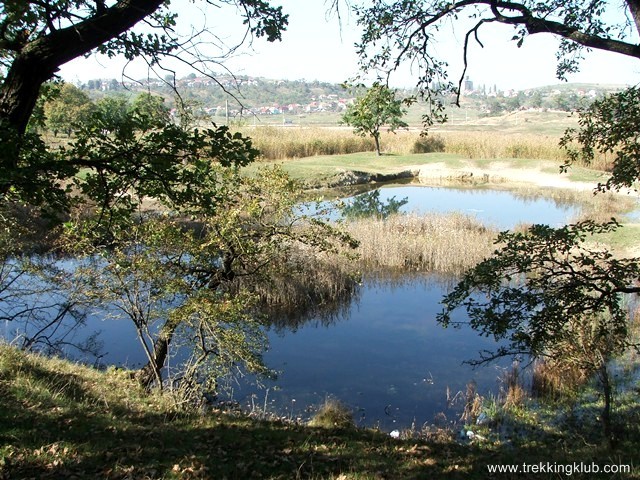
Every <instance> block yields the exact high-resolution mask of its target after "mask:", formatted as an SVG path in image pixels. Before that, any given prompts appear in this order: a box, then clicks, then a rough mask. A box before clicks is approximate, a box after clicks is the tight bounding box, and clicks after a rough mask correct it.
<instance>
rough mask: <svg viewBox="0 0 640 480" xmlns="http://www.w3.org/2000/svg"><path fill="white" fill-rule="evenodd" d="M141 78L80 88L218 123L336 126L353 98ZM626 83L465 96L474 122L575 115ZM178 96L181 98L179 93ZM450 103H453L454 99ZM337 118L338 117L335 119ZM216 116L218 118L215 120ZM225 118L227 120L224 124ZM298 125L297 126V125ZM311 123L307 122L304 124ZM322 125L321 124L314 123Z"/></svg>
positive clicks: (297, 84) (277, 84)
mask: <svg viewBox="0 0 640 480" xmlns="http://www.w3.org/2000/svg"><path fill="white" fill-rule="evenodd" d="M173 84H174V80H173V79H172V78H167V79H166V80H164V81H163V80H139V81H136V82H134V81H126V82H124V83H121V82H119V81H117V80H115V79H95V80H90V81H88V82H85V83H82V84H80V85H78V86H79V87H80V88H81V89H83V90H85V91H86V92H87V93H88V94H89V95H90V96H91V97H92V98H94V99H98V98H101V97H103V96H105V95H125V96H135V95H136V94H137V93H139V92H148V91H150V92H152V93H154V94H157V95H161V96H163V97H164V98H165V101H166V104H167V105H168V106H169V107H170V108H176V107H177V104H178V102H180V101H181V102H184V103H185V104H187V105H189V106H191V107H192V108H195V109H196V110H197V111H198V112H199V115H200V116H201V118H211V119H213V120H214V121H216V122H217V123H220V122H221V121H225V120H226V118H227V116H228V117H229V119H233V120H235V121H238V120H241V121H244V122H246V121H251V120H254V119H255V118H256V117H261V118H267V117H272V116H278V117H279V121H280V123H282V122H283V119H282V118H281V117H283V116H285V117H289V118H290V120H289V121H290V122H294V120H293V119H294V118H296V117H297V120H298V121H299V118H300V116H305V115H312V116H316V117H321V116H323V115H324V116H327V115H329V118H326V119H323V120H322V123H326V124H334V125H335V124H337V122H338V115H339V114H341V113H342V112H343V111H344V110H345V109H346V107H347V105H348V104H349V103H350V102H351V101H352V97H353V94H352V93H351V92H349V91H347V90H345V89H344V88H343V87H342V86H341V85H339V84H332V83H327V82H319V81H310V82H309V81H305V80H293V81H292V80H277V79H265V78H258V77H249V76H231V75H229V74H225V75H219V76H216V77H214V78H209V77H196V76H195V75H191V76H188V77H185V78H181V79H177V80H175V90H174V88H173V86H172V85H173ZM621 88H623V86H621V85H598V84H569V83H568V84H562V85H553V86H544V87H539V88H534V89H526V90H521V91H516V90H512V89H506V90H498V89H496V87H495V86H493V87H492V86H485V85H478V86H475V87H474V86H473V84H472V83H471V84H469V85H467V88H466V89H465V90H464V91H463V94H462V97H461V107H462V109H464V110H465V115H467V116H471V117H472V118H477V117H487V116H496V115H502V114H504V113H507V112H514V111H518V110H530V109H535V110H540V111H542V110H544V111H546V110H552V111H565V112H570V111H574V110H576V109H577V108H579V107H581V106H584V105H585V104H587V103H588V102H590V101H593V99H596V98H601V97H602V96H603V95H605V94H607V93H610V92H613V91H618V90H620V89H621ZM176 91H177V92H178V94H179V96H178V94H177V93H176ZM414 93H415V92H413V91H412V90H401V91H400V92H399V96H400V97H406V96H410V95H413V94H414ZM449 103H451V104H453V103H454V99H453V98H452V99H450V100H449ZM427 109H428V106H427V105H424V104H422V103H420V102H419V103H418V104H417V105H415V106H414V107H412V109H411V111H412V112H420V113H424V112H426V111H427ZM449 110H450V111H451V113H450V114H449V116H450V117H451V116H459V115H460V113H459V112H460V109H459V108H457V107H454V106H452V107H451V108H450V109H449ZM331 115H334V116H331ZM216 117H217V119H216ZM223 119H224V120H223ZM295 123H298V122H295ZM305 123H308V122H305ZM311 123H317V122H311ZM409 123H410V124H411V125H412V126H418V125H419V124H420V119H419V115H418V114H417V113H416V114H415V115H410V121H409Z"/></svg>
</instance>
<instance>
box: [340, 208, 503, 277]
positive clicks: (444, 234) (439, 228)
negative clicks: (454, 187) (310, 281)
mask: <svg viewBox="0 0 640 480" xmlns="http://www.w3.org/2000/svg"><path fill="white" fill-rule="evenodd" d="M344 228H345V230H346V231H347V232H348V233H349V234H350V235H351V236H353V237H354V238H355V239H356V240H358V241H359V242H360V247H359V249H358V251H359V254H360V263H361V269H362V270H363V271H364V272H367V273H376V272H384V271H391V272H392V271H404V272H407V273H408V272H432V273H438V274H446V275H460V274H462V273H464V272H465V271H467V270H468V269H469V268H471V267H473V266H474V265H476V264H477V263H479V262H480V261H482V260H484V259H485V258H487V257H488V256H489V255H490V254H491V253H492V252H493V250H494V248H495V247H494V244H493V241H494V238H495V236H496V234H497V231H495V230H492V229H488V228H486V227H485V226H483V225H482V224H481V223H479V222H478V220H476V219H474V218H473V217H470V216H468V215H464V214H459V213H452V214H446V215H445V214H425V215H418V214H399V215H392V216H390V217H389V218H387V219H386V220H378V219H371V218H368V219H358V220H352V221H349V222H346V223H345V225H344Z"/></svg>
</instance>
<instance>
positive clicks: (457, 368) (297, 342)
mask: <svg viewBox="0 0 640 480" xmlns="http://www.w3.org/2000/svg"><path fill="white" fill-rule="evenodd" d="M392 196H395V198H396V200H400V199H403V198H404V197H407V198H408V203H407V204H406V205H405V206H403V207H402V210H403V211H419V212H427V211H435V212H448V211H461V212H464V213H468V214H471V215H474V216H476V217H477V218H478V219H479V220H480V221H482V222H483V223H485V224H490V225H493V226H496V227H498V228H500V229H507V228H511V227H513V226H514V225H516V224H518V223H523V222H528V223H547V224H550V225H554V226H557V225H561V224H564V223H566V222H568V221H570V220H571V218H572V217H574V216H575V215H576V214H577V213H579V207H578V206H576V205H564V204H560V203H557V202H555V201H553V200H548V199H545V198H535V199H529V198H525V197H522V196H518V195H516V194H513V193H510V192H508V191H495V190H486V189H481V190H478V189H454V188H444V187H422V186H410V185H404V186H393V187H386V188H383V189H382V191H381V195H380V199H381V200H383V201H384V200H385V199H387V198H388V197H392ZM448 283H449V286H450V284H451V280H449V281H448ZM447 288H448V285H447V282H446V281H443V279H439V278H436V277H430V276H422V277H413V278H406V279H405V280H404V281H401V282H397V281H396V282H378V281H373V280H371V281H365V282H364V284H363V285H362V287H361V289H360V291H359V294H358V295H357V296H356V298H355V299H354V300H353V301H352V303H351V305H350V306H349V307H348V309H347V310H346V312H345V313H344V314H342V315H341V317H340V318H336V319H334V320H333V321H332V322H329V323H327V322H324V321H322V320H321V319H312V320H311V321H309V322H306V323H305V324H304V325H301V326H297V327H296V328H295V329H293V330H287V329H278V330H275V329H274V330H273V331H270V332H269V338H270V349H269V351H268V352H266V354H265V361H266V363H267V365H268V366H269V367H271V368H273V369H275V370H276V371H278V372H279V376H278V379H277V380H276V381H268V382H266V383H265V385H264V388H262V389H256V388H255V387H254V386H253V384H252V382H251V381H250V380H249V379H246V381H244V383H239V384H234V385H233V390H232V394H231V397H232V398H233V399H234V400H236V401H238V402H240V403H241V404H242V405H243V406H245V407H247V408H254V407H256V406H259V407H261V408H264V407H266V409H267V410H268V411H269V412H271V413H275V414H278V415H282V416H291V417H303V418H304V417H307V416H308V413H309V406H312V405H316V406H317V405H319V404H321V403H322V402H323V401H324V400H325V399H326V398H328V397H334V398H337V399H339V400H340V401H342V402H344V403H345V404H346V405H347V406H349V407H350V408H352V409H353V411H354V418H355V419H356V421H357V423H358V424H360V425H367V426H378V427H380V428H381V429H383V430H386V431H389V430H392V429H396V428H399V429H400V428H408V427H410V426H411V425H416V426H417V427H420V426H421V425H423V424H424V423H430V422H432V421H433V420H434V418H435V416H436V415H439V416H440V418H445V417H446V419H447V421H451V420H454V419H455V418H456V415H458V414H459V412H460V409H461V407H462V406H463V404H464V391H465V390H466V385H467V383H468V382H470V381H474V382H476V384H477V387H478V391H479V392H480V393H481V394H485V395H486V394H489V393H490V392H493V393H494V394H497V392H498V390H499V387H500V384H499V380H498V378H499V377H500V374H501V372H502V370H503V369H504V368H507V367H509V365H510V363H509V362H504V363H502V364H501V365H497V366H496V365H490V366H485V367H482V368H476V369H473V368H471V367H470V366H469V365H466V364H464V363H463V362H464V361H465V360H471V359H475V358H478V352H479V351H480V350H483V349H493V348H494V347H495V344H494V342H493V340H492V339H488V338H481V337H479V336H478V335H477V334H476V333H475V332H474V331H471V330H469V329H465V328H462V329H453V328H450V329H443V328H442V327H441V326H439V325H438V324H437V322H436V320H435V317H436V314H437V313H439V312H440V309H441V307H440V305H439V301H440V300H441V298H442V296H443V295H444V293H445V292H446V291H447ZM93 331H100V332H101V335H100V336H101V339H102V340H103V341H104V344H105V348H104V352H103V353H104V356H103V357H102V358H101V359H100V361H101V362H102V363H103V364H115V365H123V366H128V367H133V368H135V367H139V366H140V365H142V364H144V363H145V361H146V358H145V356H144V353H143V351H142V348H141V347H140V345H139V343H138V340H137V338H136V335H135V330H134V328H133V327H132V326H131V325H130V324H129V323H127V322H125V321H117V320H104V319H102V318H99V317H96V316H93V317H91V318H89V321H88V324H87V327H86V330H85V332H89V333H90V332H93ZM14 334H15V326H14V325H9V324H7V325H5V337H7V338H11V337H13V336H14ZM85 335H86V333H85ZM441 414H444V417H442V415H441Z"/></svg>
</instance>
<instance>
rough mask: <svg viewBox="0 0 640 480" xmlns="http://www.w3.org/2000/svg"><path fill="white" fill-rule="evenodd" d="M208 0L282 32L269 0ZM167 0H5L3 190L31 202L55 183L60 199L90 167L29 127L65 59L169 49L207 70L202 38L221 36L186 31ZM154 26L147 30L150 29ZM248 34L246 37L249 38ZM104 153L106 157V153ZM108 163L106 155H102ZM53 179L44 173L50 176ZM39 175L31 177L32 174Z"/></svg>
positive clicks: (0, 111)
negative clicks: (53, 150)
mask: <svg viewBox="0 0 640 480" xmlns="http://www.w3.org/2000/svg"><path fill="white" fill-rule="evenodd" d="M200 2H201V3H202V4H203V5H207V4H208V5H212V6H221V5H222V4H227V3H233V4H235V5H236V6H237V7H238V12H239V16H240V17H241V19H242V23H243V25H244V27H241V28H245V29H246V30H247V37H248V36H249V35H255V36H257V37H265V38H266V39H267V40H268V41H276V40H279V39H280V38H281V33H282V31H283V30H284V29H285V28H286V25H287V16H286V15H284V14H283V13H282V9H281V7H274V6H272V5H270V4H269V2H267V1H265V0H237V1H234V2H226V1H220V2H217V1H214V0H200ZM172 8H173V7H172V6H171V4H170V2H168V1H165V0H111V1H105V0H99V1H92V0H73V1H70V0H55V1H50V2H41V1H38V0H26V1H23V0H20V1H18V0H7V1H4V2H2V10H0V68H1V70H2V72H1V73H2V75H1V79H0V143H1V144H2V145H3V148H2V150H1V151H0V154H1V156H0V170H2V172H3V175H2V176H3V178H2V182H1V183H0V192H1V193H2V194H6V193H7V192H9V191H10V190H12V192H13V194H15V195H17V196H18V197H20V198H21V199H22V200H23V201H25V202H28V203H37V202H42V201H44V203H45V204H46V203H47V200H48V199H50V198H51V195H50V193H51V192H52V191H55V194H56V195H55V196H56V200H57V201H58V202H57V203H58V206H60V205H61V202H60V200H62V197H63V196H64V195H63V196H61V195H60V192H61V189H60V188H59V187H60V184H61V183H64V181H66V180H67V179H69V178H70V177H71V176H73V175H75V173H76V172H77V170H78V169H79V168H92V167H91V165H86V164H85V160H84V159H78V158H76V157H74V156H69V157H61V156H60V155H56V158H55V160H54V159H53V158H52V156H53V155H52V154H49V153H48V154H46V155H40V154H39V155H34V154H33V152H34V151H35V150H38V151H39V152H40V153H43V150H45V149H44V146H43V145H41V144H39V139H38V137H37V135H35V134H34V133H33V132H32V133H31V134H25V132H26V128H27V125H28V123H29V120H30V118H31V115H32V113H33V111H34V108H35V106H36V103H37V99H38V96H39V94H40V92H41V89H42V86H43V85H44V84H45V83H46V82H47V81H49V80H51V79H52V78H54V75H55V73H56V71H57V70H58V68H59V67H60V66H61V65H63V64H64V63H66V62H68V61H70V60H73V59H75V58H78V57H82V56H83V55H88V54H91V53H94V52H100V53H102V54H105V55H107V56H109V57H114V56H116V55H123V56H124V57H125V58H126V59H128V60H133V59H135V58H142V59H144V60H146V61H147V63H148V64H149V65H150V67H152V68H153V67H159V66H160V64H161V62H162V59H163V58H166V57H172V58H173V59H175V60H177V61H180V62H184V63H186V64H189V65H191V66H192V68H194V69H196V70H197V71H199V72H201V73H204V74H206V73H207V72H208V71H210V70H208V65H209V63H210V62H214V63H215V61H216V60H215V59H212V58H211V57H204V56H202V55H201V50H200V49H199V48H198V46H199V45H200V44H201V43H202V42H204V41H205V40H210V41H211V42H213V43H214V44H216V43H217V42H216V36H215V34H214V32H211V31H209V30H208V29H204V30H202V31H200V32H195V33H194V32H192V33H191V34H190V36H189V37H187V38H181V37H180V36H179V35H178V34H177V33H176V31H177V30H176V28H175V27H176V26H177V18H178V13H177V12H176V11H175V10H173V9H172ZM149 32H150V33H149ZM247 37H245V38H247ZM105 161H106V159H105ZM103 163H104V162H103ZM47 178H49V179H52V180H50V181H47V180H46V179H47ZM31 179H34V180H31Z"/></svg>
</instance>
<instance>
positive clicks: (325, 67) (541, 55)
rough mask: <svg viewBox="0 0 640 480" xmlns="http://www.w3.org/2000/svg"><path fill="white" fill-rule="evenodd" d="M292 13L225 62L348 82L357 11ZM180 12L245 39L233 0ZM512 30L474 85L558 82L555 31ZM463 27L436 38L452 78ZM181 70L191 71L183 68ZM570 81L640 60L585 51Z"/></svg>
mask: <svg viewBox="0 0 640 480" xmlns="http://www.w3.org/2000/svg"><path fill="white" fill-rule="evenodd" d="M273 3H274V4H281V5H282V6H283V9H284V11H285V12H286V13H288V14H289V16H290V19H289V28H288V29H287V31H286V32H285V33H284V35H283V41H282V42H277V43H275V44H270V43H268V42H266V41H264V40H263V39H256V40H254V42H253V43H252V45H251V46H250V47H243V48H242V49H241V50H239V51H238V52H236V55H235V56H234V57H233V58H231V59H229V60H227V61H225V65H226V66H227V67H228V68H229V69H230V70H231V71H232V72H233V73H235V74H240V75H252V76H260V77H266V78H274V79H290V80H297V79H306V80H321V81H328V82H342V81H344V80H347V79H348V78H351V77H352V76H353V75H354V74H356V73H357V70H358V68H357V56H356V53H355V48H354V43H355V42H356V41H358V39H359V33H358V30H357V26H356V24H355V18H354V17H353V16H350V15H349V14H348V13H347V12H346V11H343V18H342V25H341V26H340V24H339V22H338V19H337V18H336V17H335V16H327V12H326V9H327V7H326V4H325V2H324V0H306V1H300V0H279V1H274V2H273ZM172 4H173V5H174V6H175V8H177V9H178V12H179V13H180V15H181V17H180V18H181V20H180V23H179V27H180V29H181V31H182V32H184V33H186V32H188V31H190V29H191V28H192V26H194V28H198V27H202V26H204V25H205V24H206V25H207V26H209V27H211V28H212V30H213V31H214V32H215V33H216V34H217V35H218V36H219V37H220V41H223V42H224V43H225V44H226V45H227V46H232V45H235V44H236V43H237V42H239V41H240V39H241V34H242V33H243V26H242V23H241V19H240V17H239V16H238V15H237V13H236V11H235V7H233V6H223V7H220V8H214V7H208V8H207V10H201V9H200V8H199V7H198V5H201V3H198V2H196V3H195V4H193V3H192V2H189V1H188V0H174V2H173V3H172ZM511 35H512V30H511V28H509V27H506V26H493V25H492V26H489V27H488V28H486V29H485V30H483V31H481V40H482V41H483V43H484V45H485V48H484V49H482V48H480V47H479V46H477V45H475V46H473V47H472V50H471V55H470V57H469V58H470V65H469V68H468V75H469V76H470V78H471V80H473V81H474V82H475V83H476V84H486V85H494V84H496V85H497V86H498V87H499V88H502V89H507V88H515V89H524V88H529V87H536V86H543V85H552V84H557V83H559V81H558V80H557V79H556V78H555V67H556V63H555V50H556V45H557V43H556V40H554V39H553V37H551V36H550V35H537V36H532V37H529V38H528V39H527V40H526V41H525V43H524V45H523V47H522V48H520V49H518V48H517V47H516V45H515V44H514V42H510V41H509V39H510V38H511ZM463 38H464V31H455V30H453V29H449V30H447V29H445V30H443V31H442V35H441V37H439V39H438V45H437V49H438V53H439V54H441V55H442V56H443V57H444V58H446V59H447V61H448V62H449V63H450V66H451V68H450V77H451V79H455V80H457V79H458V77H459V75H460V72H461V64H462V47H461V45H462V40H463ZM202 48H203V49H204V51H206V52H207V53H209V54H211V55H216V54H218V53H219V50H217V49H216V48H214V47H212V46H202ZM123 66H124V62H123V61H119V60H109V59H99V58H95V57H93V58H89V59H80V60H75V61H73V62H71V63H70V64H68V65H66V66H63V68H62V69H61V72H60V73H61V76H62V77H63V78H64V79H65V80H68V81H74V80H81V81H86V80H89V79H92V78H120V75H121V71H122V68H123ZM175 67H176V68H178V72H179V74H180V75H179V76H182V75H186V74H187V73H189V71H188V70H186V69H185V68H183V67H181V66H180V67H178V66H175ZM127 73H128V75H129V76H131V77H133V78H145V77H146V76H147V68H146V66H145V65H142V64H133V65H129V66H128V67H127ZM569 81H571V82H595V83H612V84H635V83H637V82H638V81H640V61H638V60H635V59H631V58H626V57H623V56H621V55H616V54H611V53H606V52H592V53H589V54H587V58H586V61H584V62H583V64H582V69H581V72H580V73H578V74H576V75H573V76H571V77H569ZM392 83H393V84H394V85H395V86H398V87H410V86H412V85H413V84H414V83H415V75H414V74H412V72H411V71H410V69H409V68H408V67H406V68H404V69H403V71H402V72H400V73H399V74H398V75H397V76H396V77H394V78H393V79H392Z"/></svg>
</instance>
